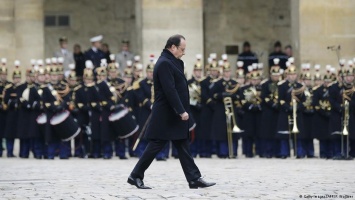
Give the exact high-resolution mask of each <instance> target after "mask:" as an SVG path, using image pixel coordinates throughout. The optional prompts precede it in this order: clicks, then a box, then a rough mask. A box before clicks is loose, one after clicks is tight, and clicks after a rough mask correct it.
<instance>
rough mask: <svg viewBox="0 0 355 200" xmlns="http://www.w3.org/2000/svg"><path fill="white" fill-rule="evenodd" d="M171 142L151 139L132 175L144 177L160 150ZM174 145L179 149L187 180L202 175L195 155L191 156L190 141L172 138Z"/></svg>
mask: <svg viewBox="0 0 355 200" xmlns="http://www.w3.org/2000/svg"><path fill="white" fill-rule="evenodd" d="M167 142H169V141H168V140H150V141H149V143H148V145H147V147H146V149H145V150H144V152H143V155H142V156H141V158H140V159H139V161H138V163H137V164H136V166H135V167H134V169H133V171H132V173H131V176H132V177H133V178H141V179H143V178H144V172H145V170H147V169H148V167H149V166H150V164H151V163H152V162H153V160H154V158H155V156H156V155H157V154H158V153H159V152H160V150H161V149H162V148H163V147H164V146H165V145H166V143H167ZM172 143H173V145H174V146H175V148H176V149H177V151H178V154H179V160H180V164H181V167H182V170H183V171H184V174H185V177H186V180H187V181H192V180H196V179H198V178H200V177H201V173H200V170H199V169H198V167H197V166H196V164H195V162H194V159H193V157H192V156H191V152H190V148H189V141H188V140H187V139H184V140H172Z"/></svg>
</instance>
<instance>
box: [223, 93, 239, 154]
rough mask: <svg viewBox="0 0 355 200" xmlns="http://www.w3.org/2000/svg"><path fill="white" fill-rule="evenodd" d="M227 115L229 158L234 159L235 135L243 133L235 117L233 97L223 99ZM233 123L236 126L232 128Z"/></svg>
mask: <svg viewBox="0 0 355 200" xmlns="http://www.w3.org/2000/svg"><path fill="white" fill-rule="evenodd" d="M223 103H224V108H225V113H226V122H227V140H228V151H229V158H233V157H234V149H233V133H240V132H243V131H242V130H241V129H240V128H239V127H238V126H237V123H236V120H235V116H234V108H233V101H232V98H231V97H225V98H224V99H223ZM232 123H233V124H234V126H233V128H232Z"/></svg>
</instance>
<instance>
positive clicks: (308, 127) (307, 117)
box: [296, 64, 314, 158]
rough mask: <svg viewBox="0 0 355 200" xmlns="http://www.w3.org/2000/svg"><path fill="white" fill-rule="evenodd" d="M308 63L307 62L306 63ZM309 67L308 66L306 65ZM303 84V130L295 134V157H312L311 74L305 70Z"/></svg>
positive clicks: (312, 109)
mask: <svg viewBox="0 0 355 200" xmlns="http://www.w3.org/2000/svg"><path fill="white" fill-rule="evenodd" d="M307 65H308V64H307ZM307 69H309V67H307ZM303 84H304V85H305V86H306V87H305V90H304V95H305V102H303V106H304V109H303V113H302V117H303V131H301V132H300V133H299V134H298V135H297V144H296V145H297V156H296V158H304V157H306V156H307V158H314V146H313V134H312V131H313V129H312V128H313V117H314V106H313V104H312V96H313V89H312V76H311V74H310V73H309V72H308V70H307V71H306V73H304V74H303Z"/></svg>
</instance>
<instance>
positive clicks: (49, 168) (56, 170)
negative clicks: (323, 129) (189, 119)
mask: <svg viewBox="0 0 355 200" xmlns="http://www.w3.org/2000/svg"><path fill="white" fill-rule="evenodd" d="M136 162H137V159H129V160H118V159H112V160H89V159H84V160H83V159H70V160H58V159H57V160H34V159H29V160H23V159H19V158H14V159H7V158H0V199H178V200H180V199H223V200H224V199H320V197H323V198H322V199H344V197H348V198H347V199H355V161H333V160H321V159H304V160H296V159H286V160H279V159H260V158H254V159H246V158H238V159H232V160H230V159H218V158H213V159H196V163H197V165H198V166H199V168H200V170H201V171H202V173H203V175H204V177H205V179H206V180H208V181H215V182H217V185H216V186H214V187H211V188H205V189H197V190H191V189H188V185H187V182H186V181H185V179H184V175H183V172H182V169H181V168H180V163H179V161H178V160H176V159H170V160H168V161H166V162H157V161H154V162H153V164H152V166H151V168H149V170H148V171H147V173H146V178H145V183H146V185H148V186H151V187H153V189H152V190H138V189H136V188H135V187H133V186H130V185H128V184H127V183H126V180H127V176H128V175H129V173H130V170H131V169H132V167H133V166H134V164H135V163H136ZM314 195H317V197H315V196H314ZM330 195H337V196H330ZM341 195H342V196H341ZM345 195H348V196H345Z"/></svg>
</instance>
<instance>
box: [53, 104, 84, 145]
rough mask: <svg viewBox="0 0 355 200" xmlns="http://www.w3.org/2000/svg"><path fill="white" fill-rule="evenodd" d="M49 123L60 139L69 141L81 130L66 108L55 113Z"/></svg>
mask: <svg viewBox="0 0 355 200" xmlns="http://www.w3.org/2000/svg"><path fill="white" fill-rule="evenodd" d="M50 123H51V125H52V128H53V130H54V133H55V134H56V135H57V136H58V137H59V138H60V139H62V141H70V140H71V139H73V138H75V137H76V136H77V135H78V134H79V133H80V131H81V129H80V127H79V125H78V124H77V123H76V122H75V120H74V118H73V117H72V116H71V115H70V112H69V111H67V110H65V111H62V112H59V113H57V114H55V115H54V116H53V117H52V119H51V121H50Z"/></svg>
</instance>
